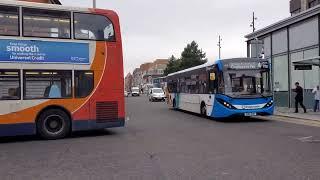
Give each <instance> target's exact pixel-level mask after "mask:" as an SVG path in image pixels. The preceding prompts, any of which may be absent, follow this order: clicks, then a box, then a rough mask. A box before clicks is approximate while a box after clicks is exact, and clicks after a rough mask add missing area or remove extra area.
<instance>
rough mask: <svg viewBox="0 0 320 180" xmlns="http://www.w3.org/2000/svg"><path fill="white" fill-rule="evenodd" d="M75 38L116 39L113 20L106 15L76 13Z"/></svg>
mask: <svg viewBox="0 0 320 180" xmlns="http://www.w3.org/2000/svg"><path fill="white" fill-rule="evenodd" d="M74 29H75V35H74V36H75V37H74V38H75V39H84V40H87V39H88V40H102V41H115V34H114V27H113V24H112V22H111V21H110V20H109V19H108V18H107V17H105V16H101V15H96V14H85V13H74Z"/></svg>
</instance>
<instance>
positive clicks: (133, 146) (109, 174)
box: [0, 96, 320, 180]
mask: <svg viewBox="0 0 320 180" xmlns="http://www.w3.org/2000/svg"><path fill="white" fill-rule="evenodd" d="M126 109H127V120H128V121H127V124H126V127H125V128H116V129H109V130H104V131H90V132H80V133H74V134H73V135H72V137H70V138H66V139H62V140H57V141H43V140H39V139H38V138H37V137H16V138H0V164H1V168H0V179H1V180H2V179H4V180H6V179H8V180H9V179H10V180H11V179H14V180H16V179H17V180H20V179H21V180H22V179H23V180H25V179H32V180H38V179H40V180H43V179H45V180H51V179H52V180H56V179H57V180H60V179H68V180H73V179H93V180H95V179H98V180H99V179H103V180H180V179H182V180H278V179H279V180H319V179H320V171H319V169H320V129H319V128H318V127H313V126H306V125H298V124H292V123H288V122H282V121H274V120H257V119H252V118H250V119H245V120H243V119H240V120H239V119H226V120H224V121H215V120H212V119H207V118H202V117H199V116H197V115H195V114H192V113H187V112H182V111H174V110H170V109H169V108H168V107H167V105H166V104H165V103H163V102H149V101H148V99H147V98H146V97H145V96H143V97H129V98H126Z"/></svg>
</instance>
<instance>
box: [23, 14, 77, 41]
mask: <svg viewBox="0 0 320 180" xmlns="http://www.w3.org/2000/svg"><path fill="white" fill-rule="evenodd" d="M70 17H71V13H70V12H63V11H50V10H42V9H30V8H24V9H23V35H24V36H34V37H52V38H62V39H69V38H71V33H70V28H71V25H70V23H71V20H70V19H71V18H70Z"/></svg>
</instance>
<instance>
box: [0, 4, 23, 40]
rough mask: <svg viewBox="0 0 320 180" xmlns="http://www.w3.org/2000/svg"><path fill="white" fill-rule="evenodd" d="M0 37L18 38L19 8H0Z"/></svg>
mask: <svg viewBox="0 0 320 180" xmlns="http://www.w3.org/2000/svg"><path fill="white" fill-rule="evenodd" d="M0 35H10V36H19V8H17V7H8V6H0Z"/></svg>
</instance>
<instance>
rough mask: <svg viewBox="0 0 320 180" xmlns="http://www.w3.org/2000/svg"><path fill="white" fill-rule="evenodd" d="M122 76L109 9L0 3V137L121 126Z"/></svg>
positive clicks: (114, 20) (116, 21)
mask: <svg viewBox="0 0 320 180" xmlns="http://www.w3.org/2000/svg"><path fill="white" fill-rule="evenodd" d="M123 79H124V78H123V56H122V42H121V34H120V25H119V18H118V15H117V14H116V13H115V12H113V11H110V10H102V9H85V8H75V7H64V6H60V5H48V4H39V3H30V2H20V1H1V2H0V136H16V135H33V134H39V135H40V136H42V137H43V138H45V139H58V138H63V137H65V136H67V135H68V134H69V133H70V132H72V131H80V130H90V129H104V128H112V127H122V126H124V124H125V109H124V108H125V107H124V95H123V92H124V80H123Z"/></svg>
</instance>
